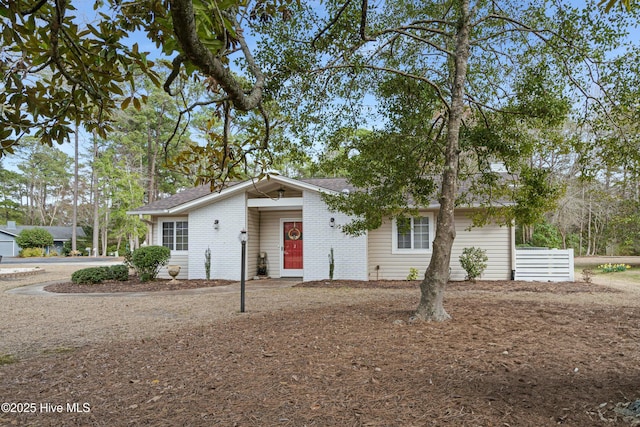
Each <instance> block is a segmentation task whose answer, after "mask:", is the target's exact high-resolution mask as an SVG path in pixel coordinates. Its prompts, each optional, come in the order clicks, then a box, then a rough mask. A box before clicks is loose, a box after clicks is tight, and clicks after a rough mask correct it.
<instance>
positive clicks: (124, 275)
mask: <svg viewBox="0 0 640 427" xmlns="http://www.w3.org/2000/svg"><path fill="white" fill-rule="evenodd" d="M108 268H109V271H108V274H109V280H117V281H119V282H126V281H127V280H129V267H127V266H126V265H124V264H118V265H112V266H111V267H108Z"/></svg>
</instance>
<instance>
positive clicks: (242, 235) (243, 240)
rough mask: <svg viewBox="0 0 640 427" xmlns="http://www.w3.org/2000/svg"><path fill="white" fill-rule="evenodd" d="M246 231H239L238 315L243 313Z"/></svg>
mask: <svg viewBox="0 0 640 427" xmlns="http://www.w3.org/2000/svg"><path fill="white" fill-rule="evenodd" d="M247 238H248V236H247V230H242V231H240V243H241V244H242V257H241V258H242V265H241V266H240V313H244V276H245V264H246V260H247Z"/></svg>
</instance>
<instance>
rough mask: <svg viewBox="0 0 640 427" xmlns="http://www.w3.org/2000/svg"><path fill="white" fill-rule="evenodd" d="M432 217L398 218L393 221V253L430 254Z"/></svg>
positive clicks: (428, 215)
mask: <svg viewBox="0 0 640 427" xmlns="http://www.w3.org/2000/svg"><path fill="white" fill-rule="evenodd" d="M431 218H432V216H431V215H430V214H427V215H425V216H417V217H412V218H398V219H396V220H394V221H393V239H392V240H393V248H392V249H393V250H392V252H394V253H397V252H409V251H412V252H428V251H430V250H431V224H432V221H431Z"/></svg>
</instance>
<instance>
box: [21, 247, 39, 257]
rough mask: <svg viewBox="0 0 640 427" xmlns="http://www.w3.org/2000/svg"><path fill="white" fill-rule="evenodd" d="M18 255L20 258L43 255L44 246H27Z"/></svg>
mask: <svg viewBox="0 0 640 427" xmlns="http://www.w3.org/2000/svg"><path fill="white" fill-rule="evenodd" d="M18 256H19V257H20V258H33V257H43V256H44V249H42V248H26V249H22V250H20V252H19V254H18Z"/></svg>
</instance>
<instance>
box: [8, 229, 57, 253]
mask: <svg viewBox="0 0 640 427" xmlns="http://www.w3.org/2000/svg"><path fill="white" fill-rule="evenodd" d="M16 243H17V244H18V246H20V247H21V248H25V249H26V248H45V247H47V246H51V245H53V236H52V235H51V233H49V232H48V231H47V230H45V229H44V228H37V227H36V228H26V229H24V230H22V231H21V232H20V233H19V234H18V235H17V236H16Z"/></svg>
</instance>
